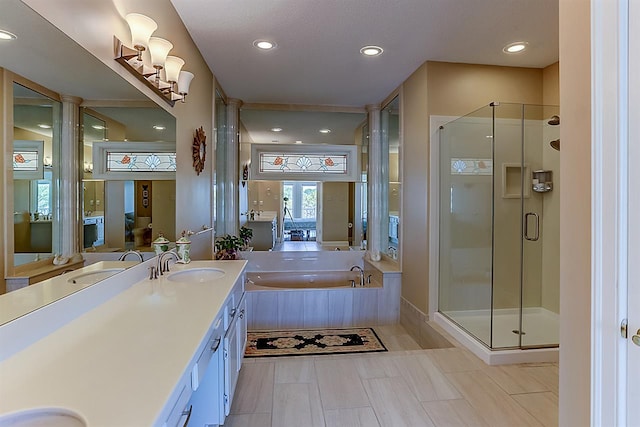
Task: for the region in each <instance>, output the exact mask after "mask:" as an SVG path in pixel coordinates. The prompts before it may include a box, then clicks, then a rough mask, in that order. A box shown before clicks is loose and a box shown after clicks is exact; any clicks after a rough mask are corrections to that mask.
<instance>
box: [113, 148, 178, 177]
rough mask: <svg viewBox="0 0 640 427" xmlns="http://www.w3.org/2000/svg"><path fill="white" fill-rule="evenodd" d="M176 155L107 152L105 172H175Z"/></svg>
mask: <svg viewBox="0 0 640 427" xmlns="http://www.w3.org/2000/svg"><path fill="white" fill-rule="evenodd" d="M175 171H176V153H149V152H147V153H145V152H140V153H135V152H130V151H126V152H123V151H107V172H175Z"/></svg>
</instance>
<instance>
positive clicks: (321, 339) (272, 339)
mask: <svg viewBox="0 0 640 427" xmlns="http://www.w3.org/2000/svg"><path fill="white" fill-rule="evenodd" d="M376 351H387V348H386V347H385V346H384V344H382V341H380V338H378V336H377V335H376V333H375V332H374V331H373V329H371V328H349V329H312V330H295V331H267V332H251V331H249V332H248V333H247V348H246V350H245V353H244V355H245V356H246V357H276V356H311V355H319V354H346V353H367V352H376Z"/></svg>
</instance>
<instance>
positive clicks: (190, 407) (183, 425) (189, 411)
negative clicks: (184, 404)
mask: <svg viewBox="0 0 640 427" xmlns="http://www.w3.org/2000/svg"><path fill="white" fill-rule="evenodd" d="M192 409H193V405H191V406H189V410H188V411H183V412H182V416H185V415H186V416H187V419H186V420H184V424H182V427H187V425H188V424H189V418H191V410H192Z"/></svg>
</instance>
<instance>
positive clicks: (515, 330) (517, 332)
mask: <svg viewBox="0 0 640 427" xmlns="http://www.w3.org/2000/svg"><path fill="white" fill-rule="evenodd" d="M511 332H513V333H514V334H516V335H526V334H527V333H526V332H520V331H519V330H517V329H514V330H513V331H511Z"/></svg>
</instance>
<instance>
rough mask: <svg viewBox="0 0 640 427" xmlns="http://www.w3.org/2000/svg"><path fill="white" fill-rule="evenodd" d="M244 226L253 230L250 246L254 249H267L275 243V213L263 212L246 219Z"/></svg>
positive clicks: (276, 226) (276, 227) (276, 222)
mask: <svg viewBox="0 0 640 427" xmlns="http://www.w3.org/2000/svg"><path fill="white" fill-rule="evenodd" d="M246 226H247V227H248V228H250V229H252V230H253V237H252V238H251V246H253V250H255V251H268V250H271V249H273V247H274V246H275V244H276V236H277V234H278V217H277V215H275V214H269V213H263V214H261V215H260V216H256V217H254V219H253V220H249V221H247V224H246Z"/></svg>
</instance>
